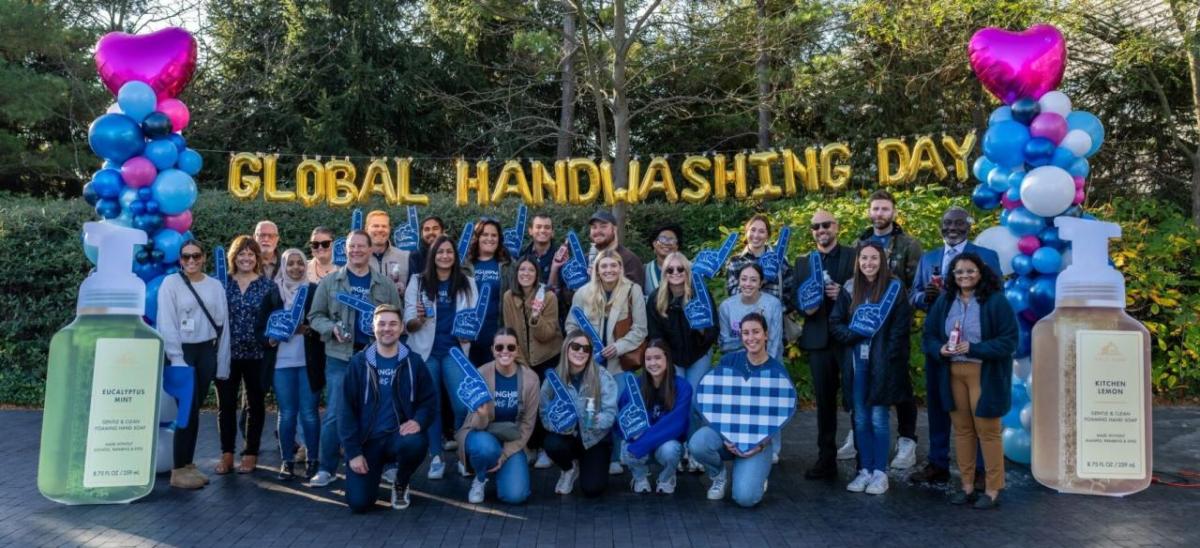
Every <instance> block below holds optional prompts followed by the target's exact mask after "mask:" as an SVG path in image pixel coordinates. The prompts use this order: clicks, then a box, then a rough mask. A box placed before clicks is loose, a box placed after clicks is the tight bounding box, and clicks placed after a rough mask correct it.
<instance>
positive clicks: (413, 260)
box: [408, 215, 446, 274]
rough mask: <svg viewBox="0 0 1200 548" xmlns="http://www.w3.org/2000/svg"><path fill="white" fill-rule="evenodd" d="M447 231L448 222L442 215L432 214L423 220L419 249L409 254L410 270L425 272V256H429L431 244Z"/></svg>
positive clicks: (414, 272) (412, 271)
mask: <svg viewBox="0 0 1200 548" xmlns="http://www.w3.org/2000/svg"><path fill="white" fill-rule="evenodd" d="M445 232H446V223H445V222H443V221H442V218H441V217H438V216H437V215H431V216H429V217H426V218H425V220H423V221H421V242H420V244H418V246H417V250H416V251H414V252H412V253H409V254H408V271H409V272H411V273H413V274H416V273H418V272H425V257H428V256H429V246H431V245H433V242H434V240H437V239H438V236H441V235H442V234H444V233H445Z"/></svg>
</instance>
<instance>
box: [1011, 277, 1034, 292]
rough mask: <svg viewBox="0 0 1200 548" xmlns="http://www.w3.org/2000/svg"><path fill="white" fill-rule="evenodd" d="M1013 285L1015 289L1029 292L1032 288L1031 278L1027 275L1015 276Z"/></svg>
mask: <svg viewBox="0 0 1200 548" xmlns="http://www.w3.org/2000/svg"><path fill="white" fill-rule="evenodd" d="M1013 285H1015V286H1016V288H1017V289H1020V290H1021V291H1024V292H1025V293H1029V290H1030V289H1032V288H1033V278H1030V277H1029V276H1017V277H1016V278H1013Z"/></svg>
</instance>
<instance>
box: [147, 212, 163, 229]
mask: <svg viewBox="0 0 1200 548" xmlns="http://www.w3.org/2000/svg"><path fill="white" fill-rule="evenodd" d="M144 216H145V217H146V223H147V229H146V234H154V233H155V232H158V230H159V229H160V228H162V227H163V216H162V215H159V214H158V213H147V214H145V215H144Z"/></svg>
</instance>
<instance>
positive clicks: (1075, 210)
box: [1058, 204, 1095, 219]
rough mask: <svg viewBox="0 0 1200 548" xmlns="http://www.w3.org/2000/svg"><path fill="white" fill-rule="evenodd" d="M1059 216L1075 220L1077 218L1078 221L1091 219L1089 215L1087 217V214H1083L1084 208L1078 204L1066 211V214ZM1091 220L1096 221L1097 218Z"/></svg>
mask: <svg viewBox="0 0 1200 548" xmlns="http://www.w3.org/2000/svg"><path fill="white" fill-rule="evenodd" d="M1058 216H1059V217H1075V218H1077V219H1079V218H1083V219H1087V218H1089V217H1088V216H1087V215H1085V214H1084V213H1083V208H1082V207H1079V205H1078V204H1076V205H1073V206H1071V207H1068V208H1067V210H1066V211H1064V212H1062V213H1060V214H1059V215H1058ZM1091 219H1095V217H1091Z"/></svg>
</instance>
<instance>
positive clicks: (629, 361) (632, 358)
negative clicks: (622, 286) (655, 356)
mask: <svg viewBox="0 0 1200 548" xmlns="http://www.w3.org/2000/svg"><path fill="white" fill-rule="evenodd" d="M632 330H633V291H632V290H630V291H629V311H628V313H627V314H626V315H625V319H623V320H619V321H617V323H616V324H615V325H613V338H615V339H620V338H621V337H624V336H625V335H627V334H629V332H630V331H632ZM645 355H646V339H644V338H643V339H642V342H641V343H640V344H638V345H637V348H634V349H633V350H630V351H629V352H626V353H624V354H621V358H620V361H621V370H622V371H637V370H638V369H641V368H642V360H643V359H644V358H645Z"/></svg>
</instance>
